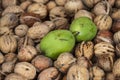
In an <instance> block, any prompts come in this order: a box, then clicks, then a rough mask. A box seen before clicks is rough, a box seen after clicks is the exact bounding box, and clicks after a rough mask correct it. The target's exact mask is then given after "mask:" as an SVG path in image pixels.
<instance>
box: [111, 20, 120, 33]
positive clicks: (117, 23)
mask: <svg viewBox="0 0 120 80" xmlns="http://www.w3.org/2000/svg"><path fill="white" fill-rule="evenodd" d="M111 30H112V32H114V33H115V32H117V31H120V20H114V22H113V25H112V29H111Z"/></svg>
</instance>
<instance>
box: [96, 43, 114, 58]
mask: <svg viewBox="0 0 120 80" xmlns="http://www.w3.org/2000/svg"><path fill="white" fill-rule="evenodd" d="M114 51H115V49H114V46H113V45H112V44H111V43H108V42H100V43H97V44H96V45H95V46H94V53H95V56H97V57H99V56H102V55H107V56H112V57H114Z"/></svg>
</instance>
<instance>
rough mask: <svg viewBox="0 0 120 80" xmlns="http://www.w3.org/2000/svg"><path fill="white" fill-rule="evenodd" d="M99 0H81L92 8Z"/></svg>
mask: <svg viewBox="0 0 120 80" xmlns="http://www.w3.org/2000/svg"><path fill="white" fill-rule="evenodd" d="M99 1H101V0H82V2H83V3H84V4H85V5H86V6H87V7H88V8H93V7H94V6H95V5H96V4H97V3H98V2H99Z"/></svg>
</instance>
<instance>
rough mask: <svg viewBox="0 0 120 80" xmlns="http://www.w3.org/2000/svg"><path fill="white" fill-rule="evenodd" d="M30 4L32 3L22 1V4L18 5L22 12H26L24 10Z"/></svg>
mask: <svg viewBox="0 0 120 80" xmlns="http://www.w3.org/2000/svg"><path fill="white" fill-rule="evenodd" d="M31 4H32V2H31V1H30V0H26V1H24V2H22V3H21V4H20V7H21V8H22V9H23V10H26V9H27V8H28V6H29V5H31Z"/></svg>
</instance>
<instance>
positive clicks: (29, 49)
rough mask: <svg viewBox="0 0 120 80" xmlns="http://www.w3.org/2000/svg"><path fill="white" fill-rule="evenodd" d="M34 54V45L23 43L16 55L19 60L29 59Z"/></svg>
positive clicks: (35, 53) (35, 52)
mask: <svg viewBox="0 0 120 80" xmlns="http://www.w3.org/2000/svg"><path fill="white" fill-rule="evenodd" d="M36 55H37V51H36V49H35V47H33V46H31V45H25V46H23V47H21V48H20V50H19V51H18V55H17V57H18V59H19V61H31V60H32V59H33V57H35V56H36Z"/></svg>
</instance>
